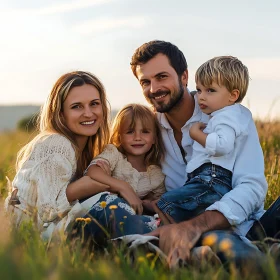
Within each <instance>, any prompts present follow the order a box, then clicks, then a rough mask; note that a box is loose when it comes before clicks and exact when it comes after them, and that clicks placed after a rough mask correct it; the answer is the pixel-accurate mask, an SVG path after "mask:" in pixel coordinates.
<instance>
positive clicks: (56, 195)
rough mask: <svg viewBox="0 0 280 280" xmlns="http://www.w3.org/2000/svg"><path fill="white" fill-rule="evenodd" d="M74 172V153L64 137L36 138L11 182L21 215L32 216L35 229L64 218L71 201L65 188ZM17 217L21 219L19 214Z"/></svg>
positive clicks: (69, 208) (56, 135)
mask: <svg viewBox="0 0 280 280" xmlns="http://www.w3.org/2000/svg"><path fill="white" fill-rule="evenodd" d="M75 172H76V156H75V151H74V149H73V147H72V144H71V142H70V141H69V140H68V139H67V138H65V137H64V136H61V135H59V134H52V135H48V136H44V137H42V138H40V139H39V140H38V141H37V142H36V143H35V144H34V147H33V150H32V153H31V155H30V157H29V159H28V160H27V161H26V162H25V163H24V164H23V165H22V167H21V168H20V170H19V171H18V172H17V174H16V176H15V178H14V180H13V183H12V185H13V188H17V189H18V193H17V194H18V198H19V201H20V202H21V204H20V206H21V207H22V208H26V209H22V212H24V210H28V211H29V212H31V215H33V216H35V215H36V221H37V224H38V226H39V227H41V226H42V225H43V223H45V222H46V223H48V222H52V221H54V220H56V221H60V220H61V219H63V218H64V217H65V216H67V214H68V212H69V211H71V208H72V206H73V205H74V204H75V202H74V203H73V204H70V203H69V202H68V200H67V197H66V188H67V185H68V184H69V182H70V180H71V178H72V177H73V176H74V174H75ZM27 208H28V209H27ZM17 215H18V216H19V217H17V218H16V219H17V220H21V217H20V216H21V214H20V211H17Z"/></svg>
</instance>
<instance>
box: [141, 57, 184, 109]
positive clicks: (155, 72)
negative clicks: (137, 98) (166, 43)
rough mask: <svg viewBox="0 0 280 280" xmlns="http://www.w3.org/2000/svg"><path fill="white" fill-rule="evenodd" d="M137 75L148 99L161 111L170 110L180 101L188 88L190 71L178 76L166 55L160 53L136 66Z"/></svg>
mask: <svg viewBox="0 0 280 280" xmlns="http://www.w3.org/2000/svg"><path fill="white" fill-rule="evenodd" d="M136 75H137V78H138V80H139V83H140V85H141V87H142V90H143V94H144V96H145V98H146V100H147V101H148V102H149V103H150V104H152V105H153V106H154V108H155V109H156V110H157V111H158V112H161V113H167V112H170V111H171V110H172V109H173V108H174V107H175V106H176V105H178V104H179V103H180V101H181V100H182V98H183V95H184V92H185V90H186V86H185V85H186V84H187V81H188V73H187V71H185V72H184V73H183V74H182V77H178V75H177V73H176V71H175V69H174V68H173V67H172V66H171V65H170V63H169V60H168V58H167V56H166V55H163V54H158V55H156V56H155V57H153V58H152V59H150V60H149V61H148V62H147V63H145V64H142V65H138V66H137V67H136Z"/></svg>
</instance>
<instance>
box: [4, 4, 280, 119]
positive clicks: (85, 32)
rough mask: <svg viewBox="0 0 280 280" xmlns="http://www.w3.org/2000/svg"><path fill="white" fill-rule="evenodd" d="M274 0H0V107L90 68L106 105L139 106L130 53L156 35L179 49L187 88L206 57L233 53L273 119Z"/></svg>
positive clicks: (277, 89)
mask: <svg viewBox="0 0 280 280" xmlns="http://www.w3.org/2000/svg"><path fill="white" fill-rule="evenodd" d="M279 11H280V1H279V0H267V1H263V0H262V1H261V0H235V1H232V0H223V1H222V0H211V1H207V0H205V1H203V0H200V1H199V0H191V1H190V0H173V1H171V0H76V1H72V0H67V1H65V0H25V1H22V0H9V1H6V0H0V105H11V104H13V105H14V104H25V105H26V104H34V105H37V104H42V103H43V102H44V101H45V99H46V97H47V95H48V93H49V92H50V90H51V88H52V86H53V84H54V83H55V82H56V80H57V79H58V78H59V77H60V76H61V75H62V74H64V73H66V72H69V71H73V70H85V71H90V72H92V73H94V74H95V75H97V76H98V77H99V78H100V80H101V81H102V82H103V83H104V85H105V88H106V90H107V94H108V99H109V101H110V104H111V107H112V108H113V109H119V108H121V107H122V106H123V105H125V104H127V103H131V102H137V103H143V104H146V101H145V99H144V97H143V95H142V93H141V88H140V86H139V83H138V81H137V79H136V78H135V77H134V76H133V74H132V72H131V69H130V65H129V63H130V59H131V56H132V54H133V52H134V51H135V49H136V48H138V47H139V46H140V45H142V44H143V43H145V42H148V41H151V40H155V39H159V40H164V41H169V42H172V43H173V44H175V45H177V46H178V47H179V49H181V50H182V51H183V53H184V54H185V57H186V59H187V62H188V65H189V88H190V89H191V90H193V89H195V82H194V74H195V71H196V69H197V68H198V67H199V66H200V65H201V64H202V63H204V62H205V61H206V60H208V59H210V58H212V57H214V56H220V55H232V56H236V57H238V58H239V59H240V60H241V61H242V62H243V63H244V64H245V65H246V66H247V67H248V68H249V73H250V78H251V80H250V85H249V90H248V92H247V95H246V97H245V99H244V101H243V102H242V104H243V105H244V106H246V107H248V108H249V109H250V110H251V111H252V113H253V115H254V117H255V118H266V119H271V118H274V117H280V36H279V30H280V17H279Z"/></svg>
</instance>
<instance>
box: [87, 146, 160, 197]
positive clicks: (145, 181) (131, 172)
mask: <svg viewBox="0 0 280 280" xmlns="http://www.w3.org/2000/svg"><path fill="white" fill-rule="evenodd" d="M98 160H104V161H106V162H107V163H108V164H109V166H110V169H111V172H112V177H114V178H117V179H119V180H123V181H125V182H127V183H129V184H130V185H131V186H132V188H133V189H134V190H135V192H136V193H137V195H138V196H139V197H140V198H143V197H144V196H146V195H147V194H148V193H150V192H152V193H153V194H154V198H158V197H160V196H161V195H162V194H163V193H164V192H165V186H164V175H163V173H162V172H161V168H160V167H159V166H156V165H150V166H148V168H147V171H146V172H139V171H137V170H136V169H135V168H133V167H132V165H131V163H130V162H128V161H127V159H126V157H125V156H124V155H123V154H122V153H121V152H119V150H118V149H117V148H116V147H115V146H114V145H112V144H109V145H107V146H106V147H105V149H104V151H103V152H102V153H101V154H100V155H98V156H97V157H95V158H94V159H93V160H92V161H91V163H90V165H89V166H91V165H93V164H95V163H96V161H98Z"/></svg>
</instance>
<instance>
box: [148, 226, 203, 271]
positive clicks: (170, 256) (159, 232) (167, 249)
mask: <svg viewBox="0 0 280 280" xmlns="http://www.w3.org/2000/svg"><path fill="white" fill-rule="evenodd" d="M201 234H202V232H201V231H200V229H199V228H198V227H197V226H194V225H192V223H191V222H188V221H187V222H183V223H179V224H171V225H166V226H162V227H159V228H157V229H156V230H154V231H152V232H150V233H148V234H147V235H152V236H158V237H159V247H160V249H161V250H162V251H163V252H164V253H165V254H166V255H167V262H168V264H169V267H170V268H173V267H176V266H177V264H178V262H179V261H180V260H182V261H188V260H189V259H190V251H191V249H192V248H193V247H194V246H195V244H196V243H197V241H198V239H199V238H200V236H201Z"/></svg>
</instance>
